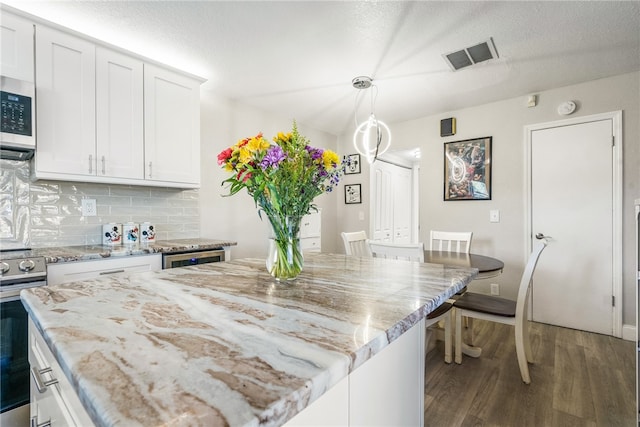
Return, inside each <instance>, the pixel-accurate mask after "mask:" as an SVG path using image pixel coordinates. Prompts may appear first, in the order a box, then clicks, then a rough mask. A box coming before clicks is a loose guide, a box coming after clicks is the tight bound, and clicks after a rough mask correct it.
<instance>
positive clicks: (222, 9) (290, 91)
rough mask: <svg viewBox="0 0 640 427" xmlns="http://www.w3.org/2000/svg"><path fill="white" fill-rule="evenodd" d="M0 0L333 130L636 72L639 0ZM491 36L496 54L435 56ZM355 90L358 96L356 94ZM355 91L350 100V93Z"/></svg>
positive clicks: (225, 92)
mask: <svg viewBox="0 0 640 427" xmlns="http://www.w3.org/2000/svg"><path fill="white" fill-rule="evenodd" d="M3 3H5V4H7V5H9V6H12V7H14V8H16V9H20V10H23V11H25V12H28V13H30V14H33V15H36V16H39V17H41V18H43V19H46V20H49V21H53V22H55V23H58V24H60V25H63V26H65V27H68V28H71V29H74V30H76V31H79V32H82V33H84V34H88V35H90V36H92V37H94V38H97V39H100V40H104V41H106V42H108V43H111V44H114V45H117V46H121V47H123V48H125V49H127V50H130V51H133V52H135V53H138V54H140V55H144V56H146V57H149V58H151V59H154V60H157V61H160V62H163V63H166V64H168V65H171V66H173V67H176V68H180V69H183V70H185V71H188V72H190V73H192V74H195V75H198V76H201V77H203V78H205V79H207V82H206V83H204V84H203V86H202V88H203V90H208V91H209V90H210V91H213V92H215V93H216V94H217V95H219V96H223V97H225V98H229V99H231V100H233V101H235V102H239V103H243V104H248V105H252V106H255V107H257V108H261V109H264V110H267V111H270V112H273V113H276V114H279V115H282V116H284V117H290V118H292V119H296V120H297V121H298V122H300V123H305V124H307V125H309V126H313V127H315V128H317V129H320V130H324V131H326V132H329V133H331V134H334V135H339V134H342V133H343V132H348V131H352V130H353V129H354V112H355V111H356V104H359V108H358V109H357V111H358V119H359V121H361V120H363V119H364V118H366V117H367V116H368V114H369V113H370V111H371V96H370V95H371V92H369V91H366V93H365V92H364V91H358V90H357V89H355V88H354V87H353V86H352V84H351V81H352V79H353V78H354V77H357V76H362V75H364V76H369V77H371V78H373V80H374V84H375V85H376V87H377V97H375V113H376V116H377V117H378V118H379V119H380V120H384V121H385V122H386V123H394V122H400V121H405V120H411V119H415V118H419V117H423V116H428V115H433V114H440V113H444V112H447V111H452V110H456V109H460V108H465V107H471V106H474V105H480V104H485V103H490V102H493V101H498V100H502V99H507V98H513V97H518V96H522V97H523V104H524V103H525V102H526V97H527V95H529V94H535V93H537V92H539V91H543V90H546V89H550V88H557V87H562V86H567V85H572V84H575V83H580V82H586V81H590V80H594V79H599V78H603V77H608V76H613V75H618V74H623V73H628V72H632V71H638V70H640V2H638V1H626V2H618V1H604V2H598V1H572V2H569V1H541V2H538V1H528V2H510V1H500V2H489V1H472V2H458V1H455V2H453V1H445V2H440V1H420V2H410V1H392V2H385V1H375V2H363V1H340V2H329V1H287V2H275V1H257V2H254V1H252V2H249V1H232V2H223V1H30V0H8V1H3ZM490 38H492V39H493V42H494V44H495V47H496V50H497V53H498V58H497V59H493V60H489V61H486V62H481V63H478V64H476V65H473V66H471V67H467V68H463V69H461V70H459V71H455V72H454V71H452V69H451V68H450V67H449V65H448V64H447V62H446V61H445V60H444V58H443V55H444V54H447V53H450V52H453V51H456V50H460V49H462V48H466V47H470V46H474V45H476V44H478V43H480V42H484V41H487V40H488V39H490ZM363 95H364V96H363ZM356 100H357V101H356Z"/></svg>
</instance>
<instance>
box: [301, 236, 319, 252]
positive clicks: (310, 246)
mask: <svg viewBox="0 0 640 427" xmlns="http://www.w3.org/2000/svg"><path fill="white" fill-rule="evenodd" d="M300 247H301V248H302V250H303V251H305V252H320V250H321V249H322V248H321V242H320V237H308V238H306V239H300Z"/></svg>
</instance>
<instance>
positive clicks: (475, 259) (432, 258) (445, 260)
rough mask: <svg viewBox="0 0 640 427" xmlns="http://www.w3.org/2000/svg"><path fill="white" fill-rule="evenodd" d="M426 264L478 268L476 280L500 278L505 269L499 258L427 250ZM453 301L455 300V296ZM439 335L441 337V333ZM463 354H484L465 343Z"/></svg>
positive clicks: (471, 355)
mask: <svg viewBox="0 0 640 427" xmlns="http://www.w3.org/2000/svg"><path fill="white" fill-rule="evenodd" d="M424 262H426V263H429V264H441V265H447V266H457V267H470V268H477V269H478V275H477V276H476V277H475V280H479V279H488V278H491V277H496V276H499V275H500V274H502V270H503V269H504V262H502V261H500V260H499V259H497V258H492V257H489V256H486V255H478V254H472V253H469V254H467V253H461V252H446V251H438V250H425V251H424ZM466 289H467V288H466V286H465V287H464V288H463V289H462V290H460V291H459V292H458V295H459V294H461V293H463V292H466ZM452 299H453V300H455V296H454V297H453V298H452ZM454 308H455V305H454ZM468 325H469V327H471V323H470V322H469V324H468ZM439 332H442V331H439ZM438 335H441V333H440V334H438ZM462 352H463V353H464V354H465V355H467V356H470V357H480V355H481V354H482V349H481V348H480V347H476V346H474V345H472V344H469V343H466V342H463V343H462Z"/></svg>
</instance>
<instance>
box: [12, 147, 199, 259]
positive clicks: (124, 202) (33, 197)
mask: <svg viewBox="0 0 640 427" xmlns="http://www.w3.org/2000/svg"><path fill="white" fill-rule="evenodd" d="M25 169H26V171H25ZM25 176H26V177H28V176H29V163H28V162H15V161H9V160H0V188H2V198H1V199H0V215H2V218H0V244H1V245H2V246H3V247H5V246H9V245H10V244H11V245H13V244H14V243H13V241H16V240H17V241H19V240H26V241H27V242H28V243H27V245H29V246H31V247H45V246H72V245H99V244H102V224H105V223H109V222H116V223H125V222H129V221H133V222H136V223H142V222H145V221H148V222H151V223H153V224H154V225H155V227H156V231H157V234H156V239H157V240H171V239H182V238H197V237H199V236H200V210H199V192H198V190H180V189H174V188H162V187H139V186H131V185H109V184H91V183H77V182H66V181H47V180H41V181H30V180H28V179H27V180H26V182H25ZM83 198H89V199H95V200H96V204H97V216H87V217H85V216H82V199H83ZM25 206H26V208H27V212H25ZM21 224H28V225H26V226H24V225H22V228H20V226H21ZM24 234H26V235H24Z"/></svg>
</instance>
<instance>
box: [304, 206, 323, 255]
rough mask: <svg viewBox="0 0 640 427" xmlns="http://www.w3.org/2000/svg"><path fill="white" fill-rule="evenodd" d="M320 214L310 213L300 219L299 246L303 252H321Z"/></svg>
mask: <svg viewBox="0 0 640 427" xmlns="http://www.w3.org/2000/svg"><path fill="white" fill-rule="evenodd" d="M321 231H322V213H321V212H320V211H318V212H312V213H310V214H309V215H305V216H304V217H303V218H302V223H301V224H300V246H301V248H302V251H303V252H320V251H322V238H321Z"/></svg>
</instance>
